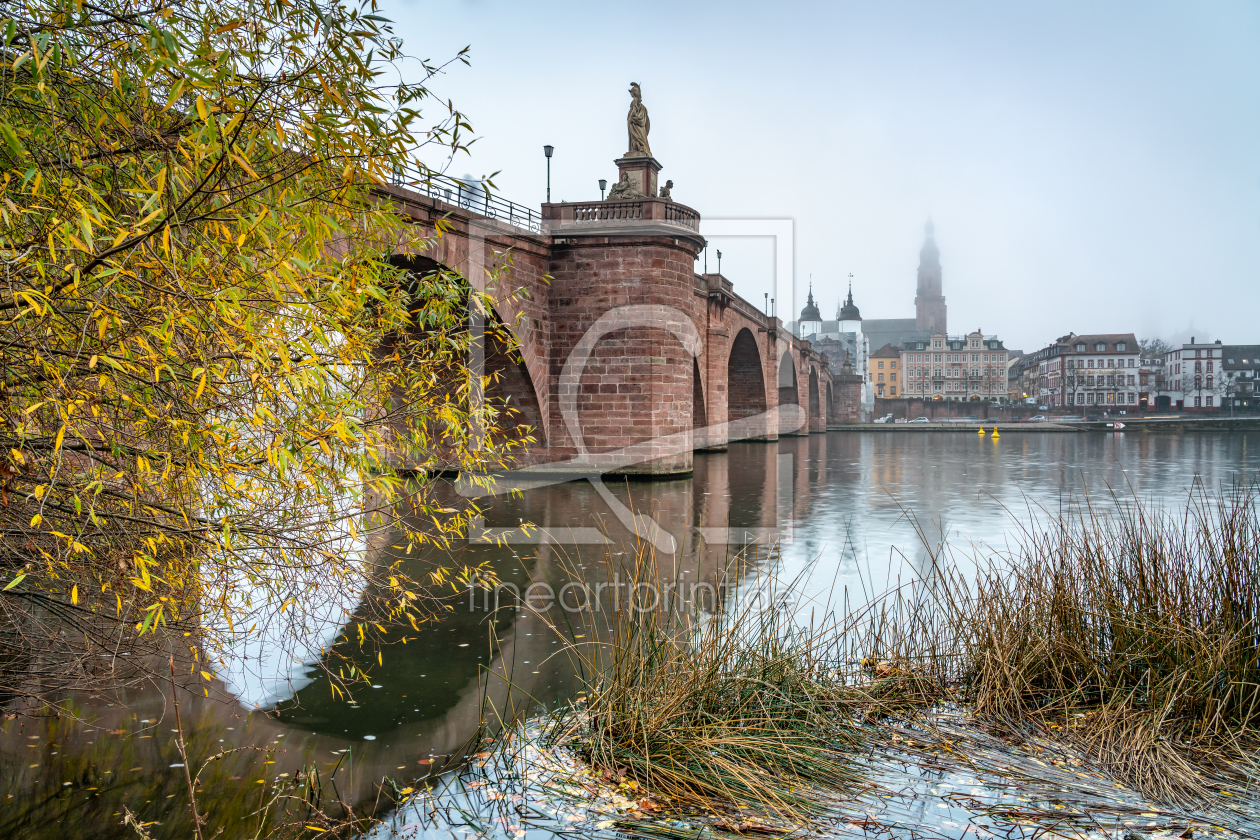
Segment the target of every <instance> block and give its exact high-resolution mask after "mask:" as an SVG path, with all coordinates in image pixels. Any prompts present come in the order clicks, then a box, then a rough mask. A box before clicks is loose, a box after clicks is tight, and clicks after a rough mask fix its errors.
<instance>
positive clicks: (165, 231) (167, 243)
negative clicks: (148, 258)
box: [162, 225, 171, 259]
mask: <svg viewBox="0 0 1260 840" xmlns="http://www.w3.org/2000/svg"><path fill="white" fill-rule="evenodd" d="M162 249H163V250H164V251H166V256H167V258H168V259H169V258H170V256H171V226H170V225H167V226H166V227H164V228H162Z"/></svg>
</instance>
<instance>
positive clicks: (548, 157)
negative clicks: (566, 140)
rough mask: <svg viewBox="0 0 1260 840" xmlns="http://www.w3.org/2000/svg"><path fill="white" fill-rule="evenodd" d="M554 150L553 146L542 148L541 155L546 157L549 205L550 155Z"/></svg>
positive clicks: (548, 199)
mask: <svg viewBox="0 0 1260 840" xmlns="http://www.w3.org/2000/svg"><path fill="white" fill-rule="evenodd" d="M555 150H556V147H555V146H543V154H544V155H546V156H547V203H548V204H550V203H551V153H552V152H554V151H555Z"/></svg>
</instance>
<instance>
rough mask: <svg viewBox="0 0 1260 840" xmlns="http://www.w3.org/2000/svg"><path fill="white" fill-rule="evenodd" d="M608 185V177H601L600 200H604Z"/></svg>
mask: <svg viewBox="0 0 1260 840" xmlns="http://www.w3.org/2000/svg"><path fill="white" fill-rule="evenodd" d="M607 186H608V179H607V178H600V179H599V200H600V201H603V200H604V189H605V188H607Z"/></svg>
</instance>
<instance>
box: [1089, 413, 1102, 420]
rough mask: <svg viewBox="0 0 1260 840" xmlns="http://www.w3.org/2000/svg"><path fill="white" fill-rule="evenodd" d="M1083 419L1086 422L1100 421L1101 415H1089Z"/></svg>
mask: <svg viewBox="0 0 1260 840" xmlns="http://www.w3.org/2000/svg"><path fill="white" fill-rule="evenodd" d="M1085 419H1086V420H1101V419H1102V415H1101V414H1091V415H1089V416H1088V417H1086V418H1085Z"/></svg>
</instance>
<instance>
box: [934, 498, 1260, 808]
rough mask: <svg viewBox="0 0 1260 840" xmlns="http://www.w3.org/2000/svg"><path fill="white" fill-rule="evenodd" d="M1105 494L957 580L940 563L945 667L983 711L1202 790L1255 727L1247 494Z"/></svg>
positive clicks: (1118, 765)
mask: <svg viewBox="0 0 1260 840" xmlns="http://www.w3.org/2000/svg"><path fill="white" fill-rule="evenodd" d="M1115 502H1116V504H1115V507H1114V509H1113V510H1110V511H1103V510H1101V509H1100V508H1099V507H1098V506H1097V505H1095V504H1094V503H1092V502H1091V501H1089V500H1087V501H1086V502H1085V503H1084V504H1082V505H1080V506H1079V507H1077V509H1076V510H1074V511H1072V512H1069V513H1065V514H1061V515H1058V516H1055V517H1053V518H1052V519H1051V521H1050V523H1049V525H1048V526H1047V527H1041V528H1029V529H1026V530H1025V531H1024V533H1023V539H1022V541H1021V543H1020V545H1019V547H1018V548H1017V549H1016V550H1015V551H1013V552H1010V553H1007V554H1005V555H1003V556H1000V557H997V558H994V559H993V560H992V561H991V562H990V564H989V565H988V568H987V570H986V571H985V573H983V574H981V575H980V576H978V577H977V579H976V580H975V582H974V584H973V585H971V586H970V587H965V586H960V585H959V576H958V574H957V572H956V571H951V572H950V573H949V574H948V575H945V574H944V573H942V576H943V577H948V578H949V584H950V585H949V586H947V587H945V588H946V590H947V591H948V592H950V593H951V595H950V597H949V598H948V599H947V600H946V601H945V602H944V603H943V605H941V607H942V608H943V609H944V611H945V613H946V615H947V616H948V619H947V621H946V624H947V625H948V627H949V629H950V635H951V642H952V645H953V646H954V649H953V650H952V651H951V652H950V656H949V660H948V661H949V663H950V665H951V668H952V670H953V672H954V675H955V677H956V678H957V679H956V685H957V688H958V689H959V690H960V692H961V693H962V696H963V697H964V698H965V699H966V700H967V701H969V703H970V704H972V706H973V708H974V711H975V712H976V714H977V715H979V716H981V717H982V718H987V719H989V720H991V721H995V722H998V723H1001V724H1003V725H1005V726H1006V727H1007V728H1012V729H1014V728H1019V727H1023V726H1027V725H1030V724H1031V725H1033V726H1035V727H1037V728H1039V729H1042V730H1044V731H1047V732H1050V733H1053V734H1056V735H1059V736H1061V737H1064V738H1065V739H1067V740H1069V741H1071V742H1073V743H1075V744H1076V745H1078V746H1080V747H1082V748H1083V749H1084V750H1085V752H1086V753H1087V754H1088V755H1090V756H1092V757H1093V758H1094V759H1095V760H1096V761H1098V762H1099V763H1100V765H1101V766H1102V767H1103V768H1104V769H1106V770H1107V771H1108V772H1109V773H1110V774H1111V775H1113V776H1114V777H1116V778H1117V779H1119V780H1121V781H1123V782H1125V783H1127V784H1131V785H1133V786H1135V787H1136V788H1137V789H1138V790H1140V791H1142V792H1143V793H1144V794H1145V795H1147V796H1150V797H1152V798H1155V799H1157V800H1160V801H1164V802H1171V803H1183V804H1184V803H1189V802H1192V801H1196V800H1202V799H1203V798H1204V797H1209V796H1211V795H1213V793H1214V792H1216V791H1220V790H1228V789H1229V788H1230V787H1231V786H1234V785H1236V784H1238V783H1241V781H1242V780H1243V779H1244V778H1245V777H1246V776H1247V775H1248V774H1249V773H1250V771H1251V769H1252V768H1253V762H1254V756H1255V754H1256V746H1257V743H1258V739H1257V735H1258V734H1260V624H1258V622H1260V587H1258V586H1257V582H1258V581H1260V519H1258V517H1257V510H1256V496H1255V493H1254V490H1243V489H1238V488H1235V489H1233V490H1228V491H1223V492H1222V493H1221V494H1220V495H1219V496H1216V497H1214V498H1210V497H1207V496H1206V495H1204V494H1198V495H1195V496H1192V497H1190V498H1189V499H1188V501H1187V503H1186V505H1185V507H1184V508H1182V509H1181V510H1179V511H1176V512H1167V511H1161V510H1158V509H1155V508H1153V507H1152V506H1150V505H1147V504H1143V503H1142V502H1141V501H1140V500H1137V499H1132V498H1131V499H1118V498H1117V499H1115ZM942 568H944V566H943V565H942V567H939V568H938V572H941V569H942ZM950 568H951V569H952V568H954V567H950Z"/></svg>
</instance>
